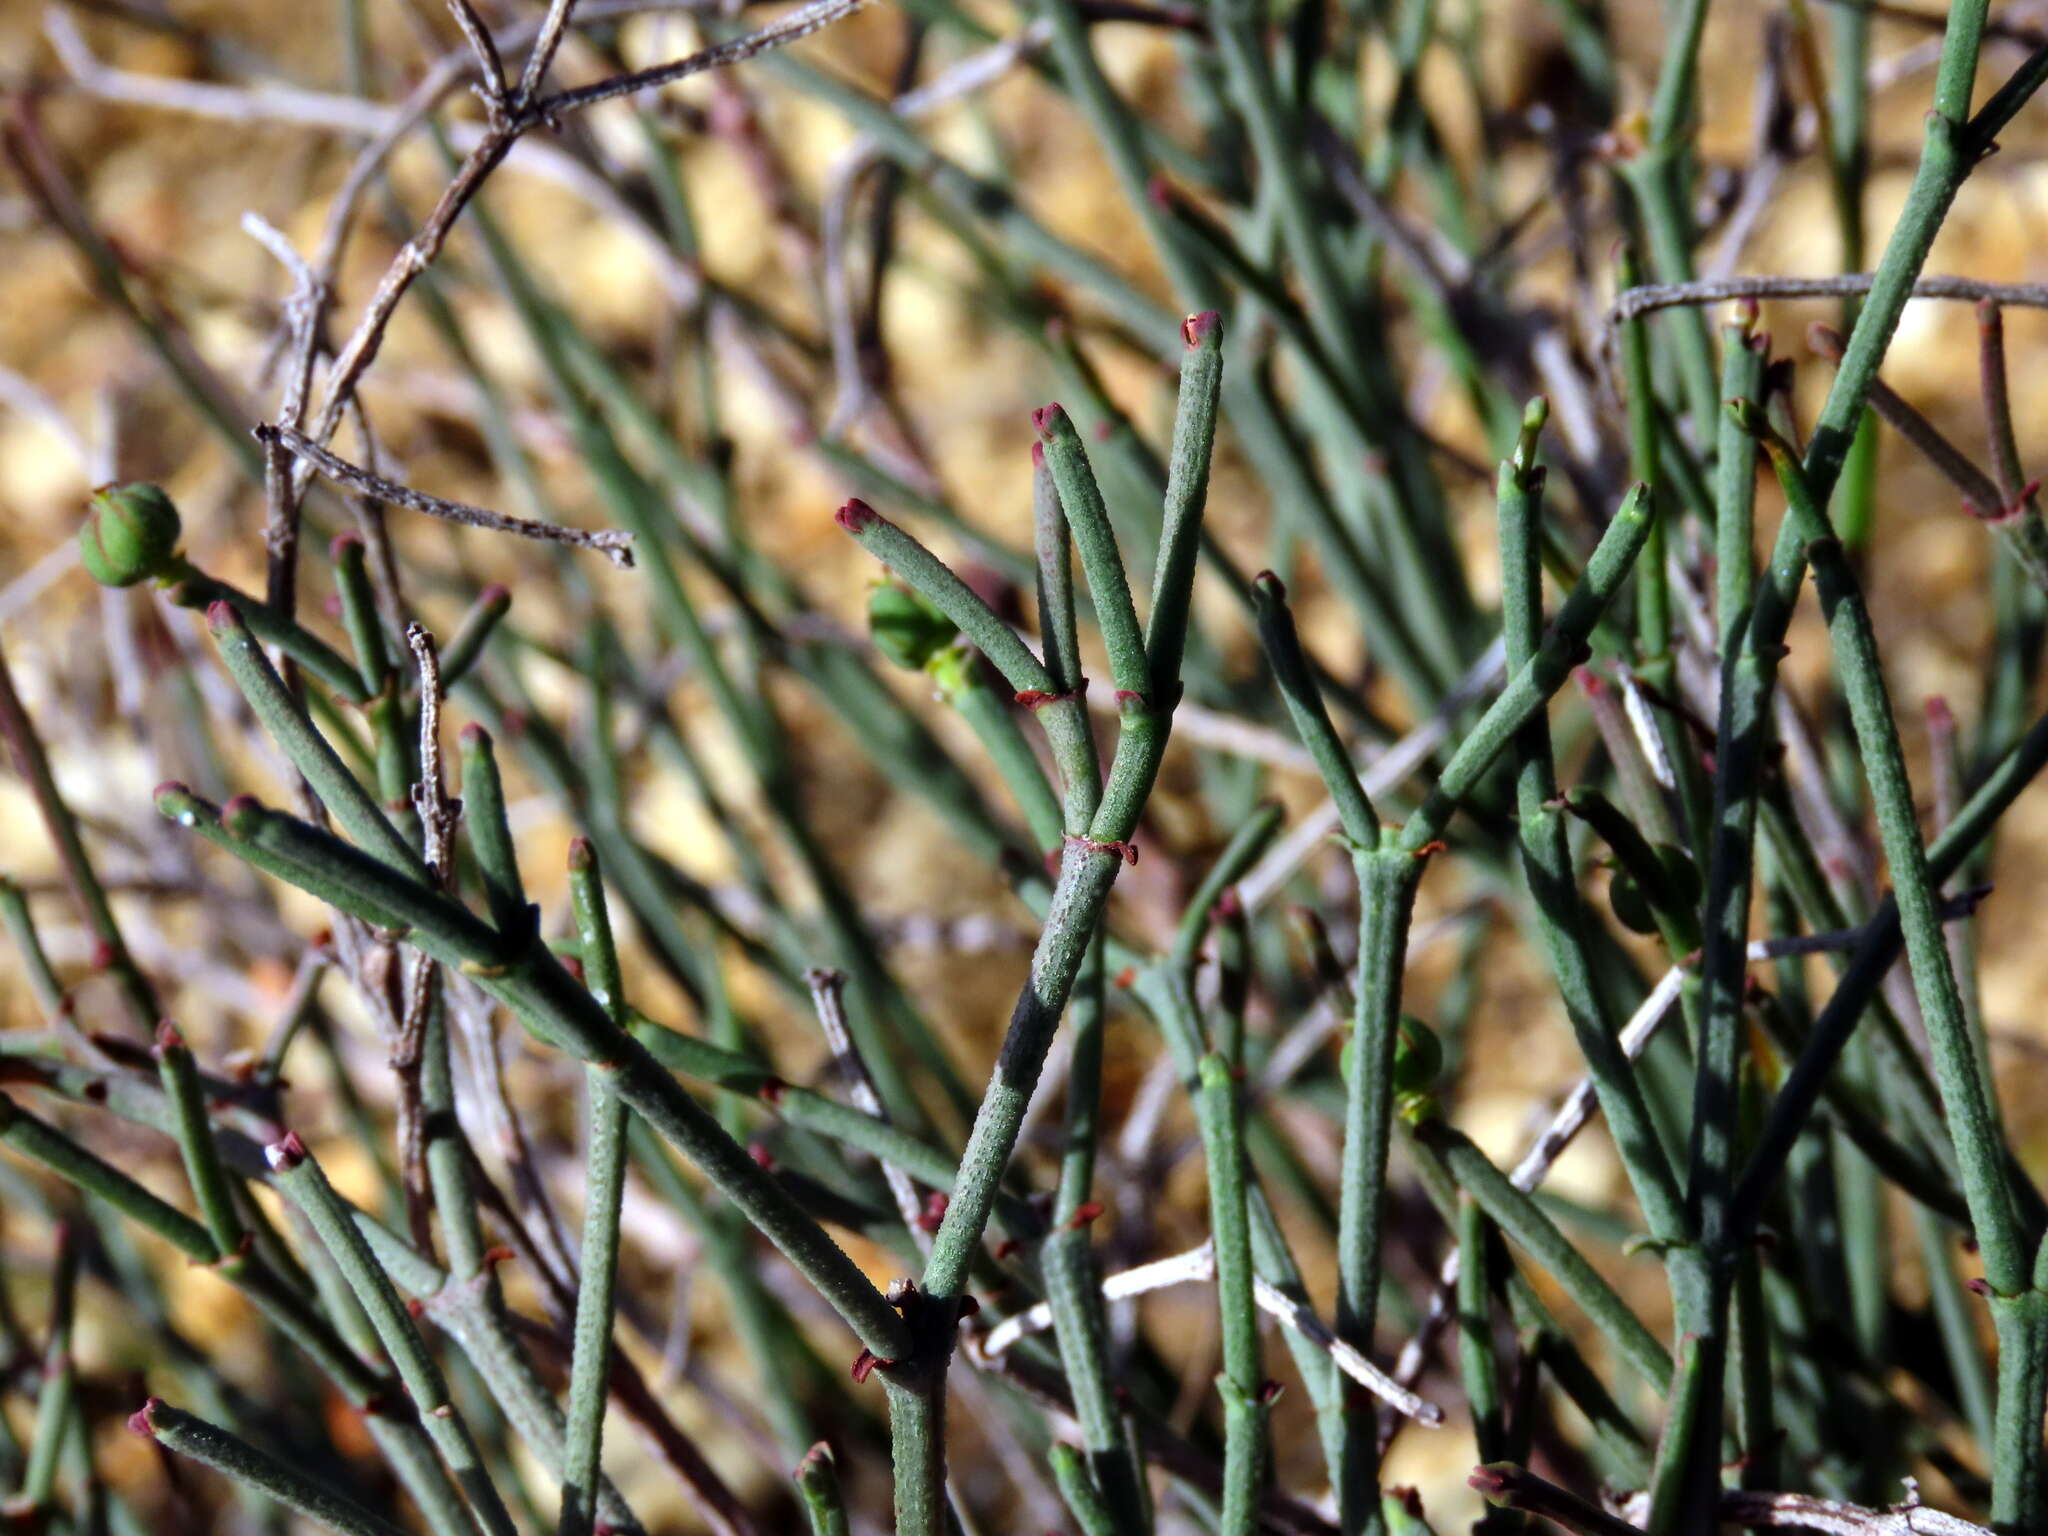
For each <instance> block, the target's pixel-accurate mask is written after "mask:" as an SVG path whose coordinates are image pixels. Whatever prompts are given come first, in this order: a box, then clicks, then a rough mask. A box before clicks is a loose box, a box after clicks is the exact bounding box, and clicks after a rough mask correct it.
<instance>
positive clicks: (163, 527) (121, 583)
mask: <svg viewBox="0 0 2048 1536" xmlns="http://www.w3.org/2000/svg"><path fill="white" fill-rule="evenodd" d="M182 531H183V530H182V525H181V524H180V523H179V521H178V509H177V508H176V507H175V506H173V505H172V504H171V498H170V497H168V496H166V495H165V494H164V493H163V492H162V491H161V490H160V489H158V488H157V487H156V486H153V485H145V484H143V483H142V482H140V481H137V482H135V483H134V484H131V485H110V486H103V487H102V488H101V489H99V490H97V491H94V492H93V493H92V510H91V511H89V512H88V513H86V517H85V526H84V527H83V528H81V529H79V530H78V560H79V563H80V564H81V565H83V566H84V567H85V572H86V574H87V575H88V576H90V577H92V579H93V580H94V581H96V582H98V583H99V584H100V585H101V586H103V587H132V586H134V585H135V584H136V583H137V582H141V581H147V580H149V578H150V577H152V576H156V575H160V574H162V573H163V572H164V571H165V570H166V569H168V567H169V565H170V560H171V556H172V555H174V554H175V553H177V548H178V536H179V534H180V533H181V532H182Z"/></svg>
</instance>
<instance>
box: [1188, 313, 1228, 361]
mask: <svg viewBox="0 0 2048 1536" xmlns="http://www.w3.org/2000/svg"><path fill="white" fill-rule="evenodd" d="M1222 335H1223V317H1222V316H1221V315H1219V314H1217V313H1216V311H1215V310H1213V309H1205V310H1203V311H1202V312H1201V313H1200V314H1199V315H1189V316H1188V317H1187V319H1185V320H1183V321H1181V323H1180V339H1181V340H1182V341H1184V342H1186V343H1187V345H1188V350H1189V351H1193V350H1194V349H1195V348H1196V347H1199V346H1202V345H1204V344H1205V343H1207V342H1210V341H1214V340H1217V339H1218V338H1220V337H1221V336H1222Z"/></svg>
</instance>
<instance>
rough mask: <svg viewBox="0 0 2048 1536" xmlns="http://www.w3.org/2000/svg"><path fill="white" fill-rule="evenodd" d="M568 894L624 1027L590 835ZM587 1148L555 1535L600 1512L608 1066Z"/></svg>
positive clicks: (573, 866) (613, 1210)
mask: <svg viewBox="0 0 2048 1536" xmlns="http://www.w3.org/2000/svg"><path fill="white" fill-rule="evenodd" d="M569 896H570V900H571V902H572V904H573V905H574V907H575V909H576V928H577V936H578V938H579V939H580V940H581V954H582V958H583V979H584V983H585V985H587V986H588V987H589V988H590V995H591V996H592V997H593V998H595V999H596V1000H597V1002H598V1004H599V1006H601V1007H602V1008H604V1009H605V1011H606V1012H607V1013H608V1014H610V1016H611V1020H612V1022H613V1023H614V1024H615V1025H618V1026H619V1027H620V1028H621V1029H623V1028H624V1026H625V1022H626V1000H625V987H624V983H623V982H622V981H621V979H620V976H619V957H618V951H617V949H616V948H615V946H614V944H613V941H612V926H611V917H610V915H609V913H608V912H607V911H606V909H605V900H604V887H603V884H602V876H601V875H600V874H599V872H598V867H597V855H596V853H595V852H594V851H593V850H592V849H591V846H590V843H589V840H588V839H585V838H578V839H577V840H576V841H575V842H573V843H571V844H570V845H569ZM583 1076H584V1083H585V1091H586V1093H587V1094H588V1098H589V1102H588V1106H587V1110H586V1112H587V1114H588V1115H589V1118H590V1132H589V1136H590V1140H589V1146H588V1148H587V1149H586V1151H585V1154H584V1202H585V1204H584V1216H583V1266H582V1274H581V1275H580V1277H579V1279H580V1283H579V1285H578V1286H577V1290H576V1324H575V1332H574V1341H575V1342H574V1346H573V1349H572V1358H571V1362H570V1368H569V1425H568V1433H567V1439H566V1443H565V1450H564V1454H563V1458H562V1514H561V1519H560V1522H559V1523H558V1525H557V1526H556V1530H557V1532H558V1533H559V1536H588V1533H589V1532H590V1531H591V1529H592V1527H593V1525H594V1523H595V1521H596V1518H597V1509H598V1482H599V1474H600V1466H599V1454H600V1451H601V1449H602V1446H603V1441H604V1409H605V1400H606V1391H605V1384H606V1381H607V1379H608V1377H609V1375H610V1363H611V1349H612V1313H613V1300H612V1298H613V1295H614V1293H615V1291H616V1288H617V1285H618V1276H619V1207H620V1202H621V1201H622V1200H623V1199H624V1197H625V1190H626V1106H625V1104H624V1103H623V1102H622V1101H621V1100H620V1098H619V1096H618V1094H617V1093H616V1092H615V1091H614V1089H613V1087H612V1082H611V1078H612V1074H611V1073H610V1072H609V1071H608V1070H607V1069H606V1068H604V1067H602V1066H592V1067H586V1068H585V1069H584V1075H583Z"/></svg>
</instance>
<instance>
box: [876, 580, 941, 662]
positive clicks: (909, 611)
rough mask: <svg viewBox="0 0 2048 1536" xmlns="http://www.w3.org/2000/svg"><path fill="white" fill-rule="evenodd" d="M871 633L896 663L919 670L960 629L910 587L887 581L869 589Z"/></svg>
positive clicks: (880, 647)
mask: <svg viewBox="0 0 2048 1536" xmlns="http://www.w3.org/2000/svg"><path fill="white" fill-rule="evenodd" d="M868 633H869V635H870V636H872V637H873V639H874V642H875V649H876V650H878V651H880V652H881V653H882V654H883V655H884V656H886V657H888V658H889V660H891V661H893V662H894V663H895V664H896V665H897V666H899V667H904V668H907V669H908V670H910V671H912V672H918V671H922V670H923V669H924V667H925V665H926V663H928V662H929V661H930V660H931V659H932V657H934V656H936V655H937V654H938V653H939V652H940V651H942V650H944V649H945V648H946V647H947V646H949V645H951V644H952V643H953V641H954V639H955V638H956V637H957V636H958V635H959V633H960V631H959V630H958V629H957V628H955V627H954V624H953V621H952V620H951V619H949V618H947V617H946V616H945V615H944V614H943V613H941V612H939V610H938V609H936V608H934V607H933V606H932V605H931V604H930V603H928V602H926V601H925V600H924V599H923V598H922V597H919V596H918V595H917V594H916V593H915V592H913V591H911V590H910V589H909V588H908V587H905V586H900V585H898V584H897V583H896V582H893V581H884V582H880V583H877V584H876V585H875V586H874V587H873V588H872V589H871V590H870V591H869V592H868Z"/></svg>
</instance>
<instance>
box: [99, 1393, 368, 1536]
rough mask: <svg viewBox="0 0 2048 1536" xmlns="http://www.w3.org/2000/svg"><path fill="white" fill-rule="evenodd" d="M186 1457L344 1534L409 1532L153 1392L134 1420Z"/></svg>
mask: <svg viewBox="0 0 2048 1536" xmlns="http://www.w3.org/2000/svg"><path fill="white" fill-rule="evenodd" d="M128 1426H129V1428H131V1429H133V1430H134V1431H135V1432H136V1433H137V1434H142V1435H147V1436H149V1437H150V1438H151V1439H153V1440H155V1441H157V1442H158V1443H159V1444H161V1445H162V1446H164V1448H165V1449H167V1450H171V1451H175V1452H176V1453H177V1454H178V1455H180V1456H185V1457H189V1458H190V1459H191V1460H193V1461H196V1462H198V1463H199V1464H200V1465H201V1466H206V1467H211V1468H213V1470H214V1471H216V1472H218V1473H220V1474H221V1475H222V1476H223V1477H228V1478H232V1479H233V1480H234V1481H235V1482H237V1483H239V1484H240V1485H242V1487H243V1488H245V1489H247V1490H249V1491H250V1492H252V1493H254V1494H257V1495H260V1496H261V1497H263V1498H267V1499H274V1500H275V1501H276V1502H278V1503H279V1504H282V1505H284V1506H285V1508H287V1509H291V1510H296V1511H297V1512H298V1513H299V1514H301V1515H304V1516H305V1517H306V1518H307V1519H308V1520H311V1521H313V1522H315V1523H316V1524H318V1525H324V1526H326V1527H327V1529H329V1530H330V1531H339V1532H340V1533H341V1536H404V1533H403V1531H402V1530H401V1529H400V1527H398V1526H395V1525H393V1524H392V1523H391V1522H390V1521H388V1520H386V1519H384V1518H383V1517H382V1516H380V1515H374V1514H372V1513H371V1512H370V1511H369V1510H367V1509H365V1508H363V1507H362V1505H360V1504H358V1503H356V1501H355V1500H353V1499H351V1498H349V1497H348V1496H347V1495H345V1494H343V1493H340V1492H338V1491H337V1490H335V1489H332V1488H327V1487H324V1486H322V1485H321V1484H319V1483H316V1482H314V1481H313V1480H312V1479H311V1478H309V1477H307V1476H306V1475H305V1474H304V1473H302V1472H300V1471H299V1470H298V1469H297V1468H296V1467H293V1466H291V1465H290V1464H289V1463H286V1462H282V1461H279V1460H278V1459H277V1458H276V1457H274V1456H270V1455H267V1454H265V1453H264V1452H262V1451H259V1450H257V1449H256V1447H255V1446H253V1445H251V1444H249V1442H248V1441H246V1440H243V1439H241V1438H240V1437H239V1436H237V1435H232V1434H230V1433H228V1431H226V1430H224V1429H222V1428H220V1427H219V1426H218V1425H215V1424H209V1423H207V1422H206V1420H204V1419H202V1418H198V1417H196V1416H195V1415H193V1414H189V1413H184V1412H181V1411H180V1410H178V1409H176V1408H173V1407H171V1406H170V1405H169V1404H168V1403H165V1402H163V1401H162V1400H160V1399H158V1398H154V1397H152V1398H151V1399H150V1400H149V1401H148V1402H146V1403H144V1404H143V1405H142V1407H141V1409H140V1410H139V1411H138V1412H137V1413H136V1414H135V1415H134V1416H133V1417H132V1418H130V1419H129V1421H128Z"/></svg>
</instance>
